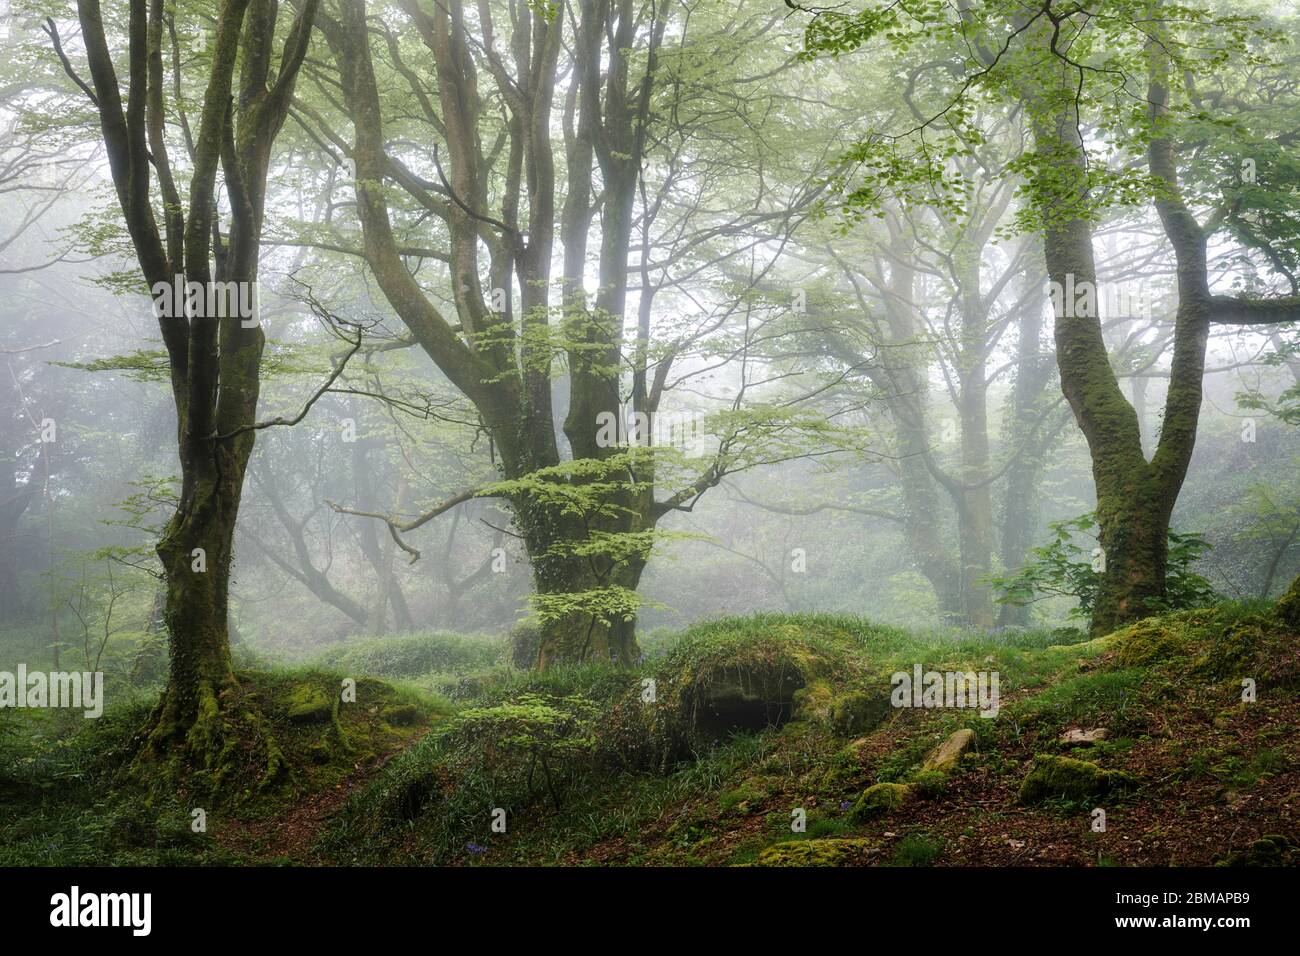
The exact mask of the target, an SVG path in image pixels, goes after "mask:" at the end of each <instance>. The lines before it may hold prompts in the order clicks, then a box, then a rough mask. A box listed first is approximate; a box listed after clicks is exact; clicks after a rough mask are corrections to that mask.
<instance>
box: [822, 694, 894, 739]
mask: <svg viewBox="0 0 1300 956" xmlns="http://www.w3.org/2000/svg"><path fill="white" fill-rule="evenodd" d="M889 711H890V705H889V695H888V694H887V693H883V694H871V693H867V692H865V691H852V692H850V693H847V694H844V695H843V696H842V697H837V698H836V699H835V700H834V701H833V702H832V703H831V707H830V714H829V716H830V722H831V729H832V730H834V731H835V732H836V733H837V734H841V735H843V736H845V737H848V736H851V735H854V734H865V733H868V732H870V731H872V730H875V729H876V728H877V727H879V726H880V725H881V724H882V723H883V722H884V720H885V718H886V717H888V716H889Z"/></svg>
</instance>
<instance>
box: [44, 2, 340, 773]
mask: <svg viewBox="0 0 1300 956" xmlns="http://www.w3.org/2000/svg"><path fill="white" fill-rule="evenodd" d="M316 9H317V2H316V0H303V2H301V3H300V4H297V9H296V11H295V13H294V15H293V16H292V17H290V18H283V17H281V15H280V5H279V4H278V3H277V2H276V0H224V2H222V3H221V4H220V5H219V7H218V11H217V15H216V19H215V22H214V23H213V24H212V25H211V30H210V40H209V41H206V42H204V43H203V44H202V45H203V46H210V50H208V51H205V53H204V57H203V58H202V59H201V60H200V62H201V63H202V64H204V65H205V69H204V73H205V74H206V77H205V85H204V90H203V95H202V101H201V107H200V108H199V110H198V113H197V115H196V116H193V117H191V116H190V113H189V104H188V101H186V100H185V99H184V98H183V95H182V90H183V82H182V72H183V70H184V65H183V63H182V59H183V57H184V56H185V54H187V53H188V52H189V47H190V46H191V44H190V43H185V44H184V48H185V53H183V52H182V51H183V35H182V34H181V33H180V32H179V31H178V27H177V23H176V21H175V17H174V14H173V12H172V9H171V7H170V6H169V5H167V4H165V3H163V0H131V3H130V4H129V6H128V7H127V8H126V9H125V10H122V11H120V13H121V16H120V17H119V15H118V14H119V11H116V10H115V11H114V15H113V16H112V17H111V18H110V19H109V20H108V21H106V20H105V17H104V15H103V12H102V10H101V6H100V3H99V2H98V0H78V3H77V13H78V21H79V24H80V27H81V43H82V45H83V47H84V56H85V71H86V72H87V73H88V79H83V78H82V76H81V71H80V69H79V67H78V65H77V64H75V63H74V62H73V60H72V58H71V56H70V54H69V52H67V51H65V49H64V45H63V42H62V40H61V36H60V30H59V25H58V24H57V23H56V22H55V21H54V20H53V19H50V20H47V21H46V31H47V33H48V35H49V37H50V40H51V43H52V46H53V49H54V51H55V53H56V54H57V55H58V57H59V59H60V61H61V62H62V64H63V66H64V69H65V70H66V72H67V74H68V75H69V77H70V78H71V79H72V80H73V81H74V82H75V83H76V85H77V86H78V87H79V88H80V89H81V91H82V92H83V93H84V94H85V96H86V97H87V98H88V99H89V100H90V102H91V104H92V107H93V108H94V110H95V112H96V113H97V114H98V120H99V128H100V131H101V134H102V137H103V143H104V147H105V150H106V152H107V156H108V164H109V169H110V170H111V174H112V180H113V185H114V187H115V189H116V193H117V198H118V202H119V205H120V208H121V214H122V221H123V223H124V225H125V228H126V231H127V233H128V234H129V236H130V240H131V245H132V248H133V250H134V253H135V256H136V260H137V262H138V264H139V267H140V276H141V278H142V279H143V280H144V282H145V283H146V285H147V287H148V288H149V290H150V293H151V295H152V296H153V297H154V310H155V315H157V316H158V325H159V330H160V333H161V336H162V340H163V344H164V347H165V350H166V357H167V368H168V372H169V377H170V383H171V393H172V399H173V402H174V405H175V408H176V440H177V449H178V452H179V463H180V471H181V488H180V496H179V502H178V506H177V509H176V513H175V514H174V515H173V516H172V518H171V520H170V521H169V522H168V524H167V526H166V528H165V530H164V533H163V535H162V538H161V540H160V541H159V542H158V546H157V552H158V556H159V558H160V560H161V563H162V568H163V573H164V576H165V581H166V599H165V606H164V612H163V613H164V620H165V622H166V627H167V632H168V636H169V647H170V662H171V669H170V675H169V678H168V684H167V689H166V692H165V693H164V695H163V697H162V699H161V702H160V704H159V709H158V713H157V714H156V717H155V722H154V727H153V729H152V732H151V736H150V739H149V745H150V749H151V751H153V752H155V753H163V752H167V753H169V754H173V755H176V754H183V753H185V752H187V751H188V752H189V753H191V754H193V755H194V756H195V757H196V758H201V759H202V760H204V761H211V760H213V759H215V758H216V757H217V756H218V755H219V752H220V746H221V741H222V721H223V719H225V718H226V714H227V712H228V711H229V710H231V709H232V708H234V707H236V705H237V704H236V700H237V695H235V694H232V692H233V691H236V690H237V686H238V685H237V682H236V680H235V676H234V673H233V671H232V668H231V661H230V648H229V632H228V605H227V599H228V591H229V586H230V566H231V557H232V541H233V536H234V531H235V521H236V517H237V515H238V512H239V504H240V498H241V495H242V492H243V484H244V473H245V470H246V467H247V464H248V458H249V454H250V453H251V451H252V448H253V439H254V434H255V431H256V428H257V424H258V423H257V422H256V412H257V399H258V389H259V380H260V363H261V358H262V347H263V342H264V335H263V332H262V329H261V328H260V326H259V325H258V324H257V322H256V321H250V317H249V316H248V315H245V314H240V313H239V311H238V310H231V309H230V308H229V302H228V301H226V302H221V301H218V297H217V296H215V295H213V294H211V293H212V292H213V291H214V290H217V291H221V292H222V294H224V292H225V290H229V289H232V288H235V289H238V290H241V291H242V290H251V289H252V288H253V287H254V283H255V282H256V281H257V275H258V253H259V248H260V243H259V240H260V236H261V231H262V221H263V212H264V207H265V201H266V192H267V185H266V184H267V175H268V170H269V168H270V164H271V160H272V150H273V146H274V143H275V139H276V136H277V134H278V133H279V132H280V129H281V126H282V125H283V123H284V120H285V117H286V115H287V111H288V107H289V103H290V101H291V98H292V96H293V89H294V84H295V82H296V80H297V77H298V72H299V70H300V68H301V66H302V63H303V59H304V57H305V56H306V54H307V49H308V46H309V43H310V38H311V27H312V22H313V18H314V17H315V14H316ZM282 20H284V21H286V22H283V23H282ZM204 29H206V24H204ZM193 45H194V46H199V45H200V44H193ZM123 78H124V79H125V86H124V85H123ZM177 126H179V131H180V135H179V136H178V135H177V130H176V127H177ZM178 139H179V141H180V142H181V143H182V144H183V147H182V148H181V149H180V150H177V149H176V144H177V141H178ZM187 179H188V190H187V193H188V195H187V197H186V198H184V199H183V198H182V191H183V190H185V189H186V187H185V182H186V180H187ZM155 187H156V192H155ZM223 213H224V215H223ZM230 283H234V284H235V285H234V286H231V285H229V284H230ZM191 284H195V285H194V286H192V285H191ZM217 284H220V286H218V285H217ZM178 286H179V288H181V289H184V290H190V289H191V288H197V289H198V290H199V293H200V294H197V295H194V296H191V295H189V294H188V291H187V292H185V293H182V296H181V297H180V298H182V299H183V301H177V299H178V297H177V296H176V289H177V288H178ZM214 303H216V304H217V307H216V308H213V304H214ZM268 764H269V767H268V773H274V772H276V770H277V769H278V768H277V762H276V760H275V759H274V754H268Z"/></svg>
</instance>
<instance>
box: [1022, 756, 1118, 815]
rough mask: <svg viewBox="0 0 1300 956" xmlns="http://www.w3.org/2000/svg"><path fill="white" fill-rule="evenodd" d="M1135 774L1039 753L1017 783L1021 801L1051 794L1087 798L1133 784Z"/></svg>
mask: <svg viewBox="0 0 1300 956" xmlns="http://www.w3.org/2000/svg"><path fill="white" fill-rule="evenodd" d="M1136 783H1137V781H1136V780H1135V778H1134V777H1133V776H1132V775H1130V774H1127V773H1124V772H1123V771H1119V770H1103V769H1102V768H1101V767H1098V766H1097V765H1096V764H1095V763H1089V762H1088V761H1087V760H1075V759H1074V758H1073V757H1059V756H1056V755H1055V754H1038V755H1037V756H1036V757H1034V760H1033V763H1032V764H1030V767H1029V773H1027V774H1026V775H1025V779H1024V780H1023V781H1021V783H1020V802H1021V803H1036V802H1038V801H1040V800H1046V799H1048V798H1050V797H1064V798H1066V799H1071V800H1086V799H1090V798H1093V797H1101V796H1105V795H1107V794H1110V793H1114V792H1116V791H1119V790H1124V789H1128V788H1131V787H1133V786H1135V785H1136Z"/></svg>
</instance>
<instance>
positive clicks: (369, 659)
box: [310, 631, 505, 678]
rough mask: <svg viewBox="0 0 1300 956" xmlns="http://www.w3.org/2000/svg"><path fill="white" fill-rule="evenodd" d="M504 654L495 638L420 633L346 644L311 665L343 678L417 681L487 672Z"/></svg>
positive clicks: (311, 661)
mask: <svg viewBox="0 0 1300 956" xmlns="http://www.w3.org/2000/svg"><path fill="white" fill-rule="evenodd" d="M504 650H505V641H504V640H503V639H501V638H498V637H485V636H481V635H470V634H447V633H441V632H437V631H419V632H416V633H413V634H401V635H398V636H394V637H370V638H365V639H362V640H357V641H348V642H347V643H344V644H339V645H337V646H334V647H331V648H328V649H326V650H324V651H322V652H321V653H319V654H317V655H316V656H315V657H313V658H312V659H311V660H310V663H311V664H313V665H315V666H317V667H322V668H326V669H328V670H331V671H338V672H340V673H344V674H352V675H361V674H365V675H367V676H370V677H404V678H417V677H421V676H422V675H427V674H443V675H460V674H468V673H471V672H474V671H482V670H487V669H489V668H491V667H493V666H494V665H496V664H497V663H498V662H499V661H500V660H501V657H502V654H503V653H504Z"/></svg>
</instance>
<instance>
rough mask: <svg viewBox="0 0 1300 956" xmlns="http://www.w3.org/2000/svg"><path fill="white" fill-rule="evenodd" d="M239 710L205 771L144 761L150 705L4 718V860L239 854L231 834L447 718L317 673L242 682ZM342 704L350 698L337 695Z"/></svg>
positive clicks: (409, 696) (0, 802)
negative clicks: (89, 715)
mask: <svg viewBox="0 0 1300 956" xmlns="http://www.w3.org/2000/svg"><path fill="white" fill-rule="evenodd" d="M238 678H239V689H238V691H237V693H238V694H239V695H240V701H239V702H238V703H239V706H238V708H235V707H232V708H231V712H232V713H240V714H256V719H247V720H244V721H242V722H237V721H232V722H231V726H228V727H226V728H225V745H224V747H223V750H222V752H221V754H220V757H219V759H218V760H216V761H214V763H213V764H212V766H209V767H185V768H177V767H171V766H168V767H162V766H157V767H155V768H154V769H155V770H156V772H157V775H156V778H152V779H151V778H150V777H149V776H148V772H149V768H148V766H146V767H145V768H144V769H143V772H142V768H141V765H140V764H139V763H136V762H134V758H135V757H136V755H137V754H138V753H139V752H140V750H141V746H142V743H143V738H144V728H146V727H148V726H149V722H150V717H151V714H152V713H153V710H154V706H155V704H154V701H153V700H152V699H150V698H148V697H144V696H142V697H138V698H136V699H133V700H131V701H127V702H123V703H121V704H118V705H117V706H114V707H110V708H109V709H107V710H106V711H105V713H104V715H103V717H101V718H100V719H98V720H72V719H71V718H70V715H69V714H67V713H58V712H48V711H27V712H23V713H22V714H21V715H18V714H14V713H12V712H7V713H6V715H5V722H4V724H3V727H4V732H2V733H0V768H3V769H0V865H35V864H50V863H57V864H62V865H107V864H120V863H131V864H142V865H143V864H154V863H157V864H186V863H190V864H192V863H196V862H199V863H208V862H235V861H238V860H240V859H243V858H245V856H246V854H245V853H244V850H245V849H246V848H245V847H243V846H241V845H240V844H241V838H240V833H241V832H242V831H243V830H244V829H247V828H249V827H250V826H254V825H255V824H256V822H257V821H259V820H269V819H273V818H275V817H277V816H279V815H281V814H284V813H285V812H287V811H291V810H292V811H294V812H296V811H297V809H299V808H301V807H302V806H303V805H304V803H309V802H311V801H312V800H316V799H318V798H319V796H320V795H321V794H329V793H332V792H334V791H336V790H338V789H339V788H341V787H345V786H346V785H347V784H348V781H349V780H350V779H353V778H357V777H359V776H364V775H366V774H367V773H369V772H373V770H374V769H375V768H377V767H378V766H379V764H380V763H382V761H383V760H384V759H386V758H387V756H389V755H391V754H392V753H394V752H397V751H399V750H402V749H405V748H406V747H409V746H410V744H411V743H412V742H413V741H414V740H415V739H417V738H418V737H419V736H420V735H422V734H423V733H424V732H425V731H427V729H428V728H429V726H430V725H431V724H432V723H434V722H435V721H437V720H438V719H439V718H440V717H441V716H443V715H444V714H446V713H447V712H448V710H449V708H448V705H447V704H446V703H445V702H443V701H440V700H437V699H435V698H430V697H427V696H425V695H421V694H418V693H416V692H413V691H411V690H409V689H405V688H396V687H393V686H391V685H389V684H387V683H384V682H382V681H379V680H374V679H370V678H359V679H357V680H356V681H355V688H352V687H351V686H349V687H348V688H347V689H346V693H345V687H344V678H343V677H342V676H340V675H339V674H337V673H330V672H328V671H321V670H283V669H282V670H276V671H257V672H241V673H239V674H238ZM345 697H346V699H345Z"/></svg>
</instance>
